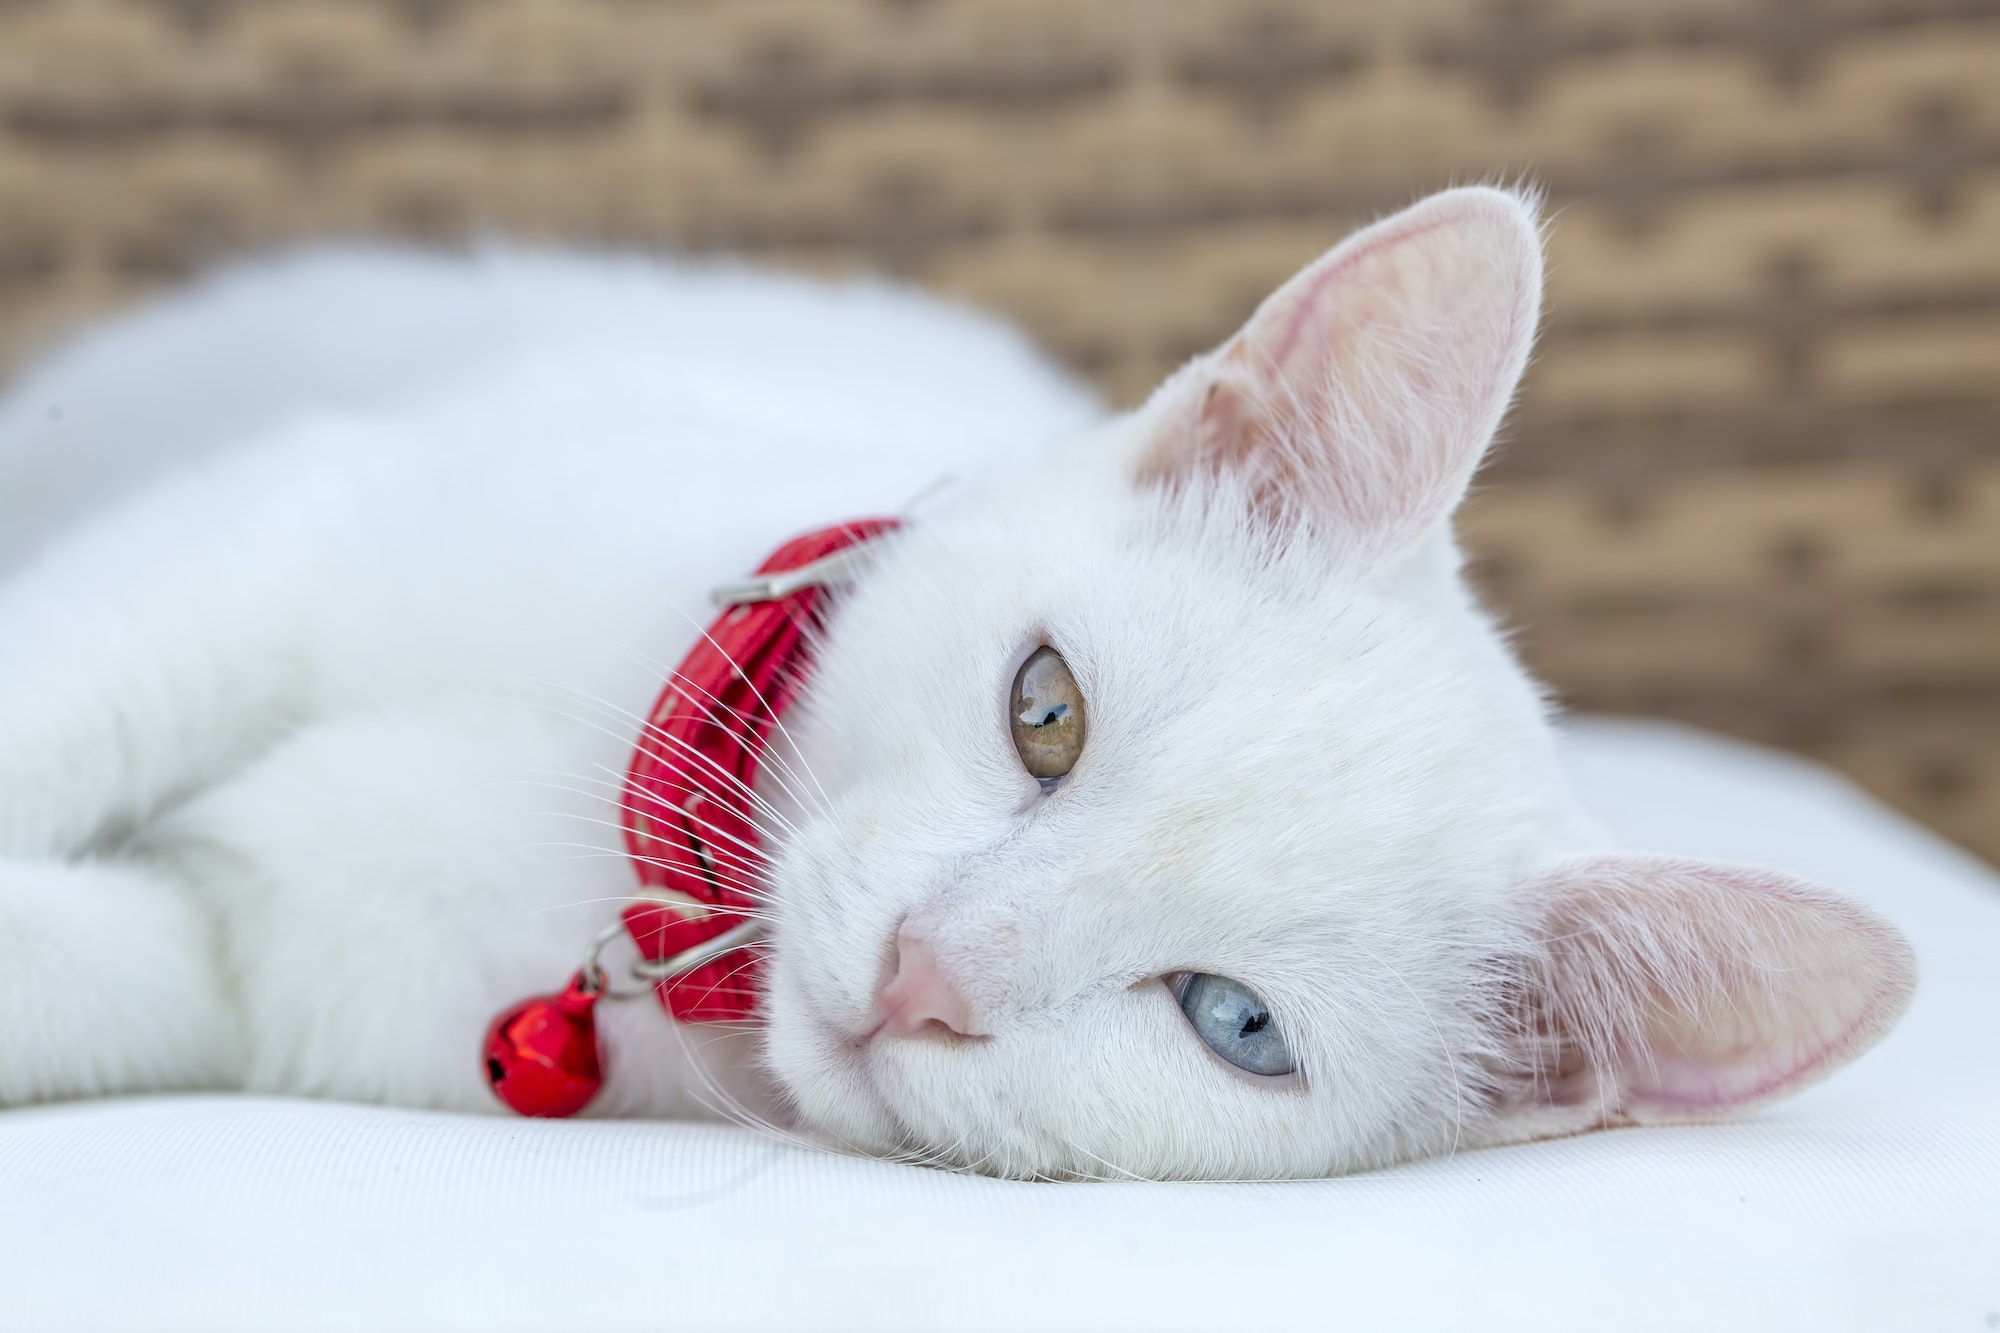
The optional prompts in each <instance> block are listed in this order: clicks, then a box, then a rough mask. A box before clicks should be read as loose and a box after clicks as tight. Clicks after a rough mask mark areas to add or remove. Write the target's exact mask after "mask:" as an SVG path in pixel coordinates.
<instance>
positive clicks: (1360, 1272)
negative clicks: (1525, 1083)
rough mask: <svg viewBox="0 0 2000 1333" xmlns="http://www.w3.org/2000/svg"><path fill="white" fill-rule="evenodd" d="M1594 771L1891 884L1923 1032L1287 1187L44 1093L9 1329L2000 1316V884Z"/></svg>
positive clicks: (1623, 729)
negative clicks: (1014, 1174)
mask: <svg viewBox="0 0 2000 1333" xmlns="http://www.w3.org/2000/svg"><path fill="white" fill-rule="evenodd" d="M1569 755H1570V761H1571V763H1572V766H1573V768H1574V771H1575V773H1576V775H1577V778H1578V782H1579V784H1580V787H1581V790H1583V791H1584V792H1585V793H1586V794H1587V798H1588V800H1589V801H1590V803H1591V804H1592V805H1593V806H1594V807H1595V808H1596V809H1597V810H1598V811H1599V812H1600V813H1601V814H1602V815H1603V816H1604V818H1605V819H1606V820H1607V821H1608V822H1609V823H1610V824H1611V825H1612V826H1613V827H1614V828H1616V829H1617V830H1619V832H1620V833H1621V834H1622V835H1624V836H1625V837H1626V838H1627V839H1628V840H1629V841H1630V842H1631V843H1632V844H1633V845H1636V846H1649V847H1655V848H1660V849H1664V850H1674V851H1682V852H1690V853H1697V854H1703V855H1710V856H1717V857H1728V858H1732V859H1738V860H1756V861H1767V862H1772V863H1776V864H1780V865H1784V866H1788V867H1792V868H1795V869H1798V870H1802V871H1805V872H1807V873H1809V874H1814V875H1817V876H1818V877H1820V878H1822V879H1824V880H1825V881H1827V882H1829V883H1832V884H1836V885H1839V886H1841V887H1843V888H1845V889H1847V890H1848V891H1849V892H1852V893H1854V894H1856V895H1858V896H1860V897H1862V898H1865V899H1867V900H1868V901H1870V902H1872V903H1874V904H1875V905H1876V906H1878V907H1879V908H1880V909H1881V910H1882V911H1883V912H1885V913H1886V914H1887V915H1888V916H1889V917H1891V918H1892V919H1893V920H1895V921H1896V922H1897V923H1898V924H1899V925H1901V926H1902V927H1903V929H1904V930H1905V931H1907V932H1908V933H1909V935H1910V938H1911V940H1912V941H1913V942H1914V943H1915V945H1916V949H1917V953H1918V956H1919V958H1920V960H1921V965H1922V969H1923V974H1922V980H1921V983H1920V986H1919V989H1918V993H1917V999H1916V1002H1915V1004H1914V1006H1913V1007H1912V1008H1911V1010H1910V1013H1909V1016H1908V1017H1907V1018H1906V1019H1905V1020H1904V1021H1903V1024H1902V1026H1901V1027H1899V1028H1898V1029H1897V1030H1896V1031H1895V1032H1894V1033H1893V1034H1892V1035H1891V1036H1890V1037H1889V1038H1888V1040H1887V1041H1885V1042H1884V1043H1883V1044H1882V1046H1881V1047H1879V1048H1878V1049H1876V1050H1875V1051H1873V1052H1871V1053H1869V1054H1868V1055H1867V1056H1865V1057H1864V1058H1863V1059H1862V1060H1861V1061H1860V1062H1859V1063H1857V1064H1856V1065H1854V1066H1853V1067H1851V1068H1849V1069H1847V1070H1846V1071H1843V1072H1842V1073H1840V1074H1839V1075H1837V1076H1836V1077H1834V1078H1833V1079H1832V1080H1831V1081H1829V1082H1828V1083H1826V1084H1824V1085H1822V1086H1820V1087H1818V1088H1815V1089H1813V1090H1812V1091H1810V1092H1808V1093H1806V1094H1805V1095H1803V1096H1801V1097H1799V1098H1797V1099H1795V1100H1793V1101H1791V1102H1787V1103H1784V1104H1782V1105H1780V1106H1777V1107H1774V1108H1771V1109H1769V1110H1767V1111H1765V1112H1763V1113H1761V1114H1758V1115H1756V1116H1753V1117H1751V1118H1749V1119H1747V1120H1743V1121H1740V1122H1735V1123H1731V1124H1725V1125H1712V1126H1702V1127H1696V1128H1686V1129H1644V1130H1624V1131H1618V1132H1613V1133H1604V1134H1594V1135H1588V1136H1585V1137H1581V1138H1575V1139H1568V1140H1563V1141H1558V1142H1551V1143H1540V1144H1531V1145H1527V1146H1524V1147H1517V1148H1508V1149H1503V1150H1497V1151H1489V1152H1475V1153H1466V1154H1464V1155H1461V1156H1459V1157H1456V1158H1451V1159H1445V1160H1433V1161H1427V1162H1419V1163H1414V1164H1412V1165H1409V1166H1407V1167H1403V1168H1399V1169H1397V1170H1393V1171H1385V1172H1381V1173H1378V1174H1375V1175H1370V1176H1363V1177H1353V1178H1348V1179H1343V1180H1327V1181H1308V1182H1292V1183H1283V1184H1255V1185H1150V1184H1120V1185H1029V1184H1017V1183H1010V1182H1004V1181H993V1180H984V1179H978V1178H971V1177H963V1176H955V1175H949V1174H945V1173H942V1172H938V1171H929V1170H922V1169H918V1168H914V1167H905V1166H895V1165H890V1164H887V1163H882V1162H874V1161H863V1160H853V1159H848V1158H842V1157H835V1156H830V1155H825V1154H819V1153H814V1152H808V1151H803V1150H800V1149H797V1148H791V1147H786V1146H783V1145H780V1144H775V1143H772V1142H769V1141H767V1140H765V1139H763V1138H760V1137H758V1136H757V1135H755V1134H752V1133H750V1132H748V1131H742V1130H736V1129H731V1128H721V1127H716V1126H710V1125H687V1124H654V1123H607V1122H581V1121H580V1122H554V1123H546V1122H530V1121H523V1120H515V1119H502V1118H497V1117H495V1118H481V1117H475V1116H454V1115H442V1114H434V1113H428V1112H417V1111H402V1110H391V1109H384V1108H378V1107H364V1106H343V1105H333V1104H324V1103H313V1102H303V1101H285V1100H278V1099H258V1098H247V1097H172V1098H142V1099H133V1100H125V1101H113V1102H99V1103H84V1104H77V1105H67V1106H52V1107H42V1108H34V1109H29V1110H19V1111H12V1112H7V1113H5V1114H0V1325H4V1326H6V1327H10V1328H21V1329H59V1328H106V1329H114V1328H144V1329H166V1328H186V1329H202V1330H219V1329H235V1328H243V1329H274V1328H327V1329H356V1328H366V1327H378V1326H379V1327H391V1328H399V1329H400V1328H464V1329H480V1330H499V1329H516V1328H518V1329H559V1328H577V1329H585V1328H588V1329H605V1330H610V1329H627V1328H630V1329H642V1328H643V1329H652V1328H661V1329H666V1328H692V1329H725V1328H746V1329H770V1328H790V1327H813V1328H823V1327H869V1328H876V1327H900V1328H991V1329H1019V1328H1028V1327H1063V1328H1076V1327H1089V1328H1132V1329H1143V1330H1147V1333H1159V1331H1160V1330H1163V1329H1172V1328H1202V1329H1223V1328H1277V1327H1301V1326H1314V1327H1338V1328H1395V1329H1433V1328H1435V1329H1454V1330H1459V1329H1472V1330H1479V1331H1480V1333H1497V1331H1498V1330H1504V1329H1517V1328H1518V1329H1532V1330H1536V1333H1550V1331H1551V1330H1561V1329H1591V1330H1598V1329H1702V1330H1722V1329H1746V1330H1748V1329H1755V1330H1769V1329H1779V1328H1786V1329H1813V1330H1832V1329H1849V1328H1853V1329H1864V1328H1865V1329H1887V1328H1897V1329H1931V1328H1935V1329H1966V1330H1979V1329H1986V1328H1991V1327H1994V1326H1996V1325H2000V966H1996V955H2000V879H1996V877H1995V876H1994V875H1993V874H1992V873H1991V872H1990V871H1989V870H1988V869H1987V868H1986V867H1984V866H1983V865H1981V864H1980V863H1978V862H1977V861H1975V860H1973V859H1972V858H1971V857H1969V856H1966V855H1965V854H1963V853H1961V852H1958V851H1956V850H1955V849H1953V848H1951V847H1949V846H1946V845H1944V844H1943V843H1941V842H1939V841H1938V840H1937V839H1935V838H1933V837H1931V836H1930V835H1928V834H1926V833H1924V832H1922V831H1921V830H1919V829H1917V828H1915V827H1913V826H1911V825H1910V824H1908V823H1907V822H1905V821H1904V820H1902V819H1900V818H1898V817H1896V816H1895V815H1892V814H1890V813H1888V812H1887V811H1885V810H1883V809H1882V808H1880V807H1879V806H1876V805H1875V804H1873V803H1872V802H1870V801H1868V800H1866V799H1865V798H1863V797H1862V796H1860V795H1859V794H1857V793H1856V792H1855V791H1853V790H1852V789H1851V788H1849V787H1848V786H1846V785H1845V784H1844V783H1842V782H1841V781H1839V780H1838V779H1836V778H1834V777H1832V776H1830V775H1828V774H1826V773H1824V772H1822V771H1820V770H1817V769H1815V768H1812V767H1810V766H1808V765H1805V764H1802V763H1800V762H1798V761H1795V760H1792V759H1788V758H1784V757H1781V756H1777V755H1774V754H1770V753H1767V752H1764V751H1759V750H1754V749H1751V748H1748V747H1744V746H1740V745H1736V744H1732V743H1729V742H1724V741H1720V740H1716V739H1713V738H1710V737H1705V736H1701V735H1698V734H1694V733H1689V732H1683V731H1678V730H1674V729H1670V728H1665V727H1658V726H1652V725H1643V724H1632V723H1611V722H1589V723H1583V724H1579V725H1578V726H1577V727H1576V729H1575V731H1574V734H1573V736H1572V738H1571V740H1570V742H1569ZM113 962H114V963H115V960H113Z"/></svg>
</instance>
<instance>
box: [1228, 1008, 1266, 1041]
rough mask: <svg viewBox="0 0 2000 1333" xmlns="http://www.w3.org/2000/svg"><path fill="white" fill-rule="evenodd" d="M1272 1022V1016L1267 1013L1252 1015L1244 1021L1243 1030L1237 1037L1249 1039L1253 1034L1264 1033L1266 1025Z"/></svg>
mask: <svg viewBox="0 0 2000 1333" xmlns="http://www.w3.org/2000/svg"><path fill="white" fill-rule="evenodd" d="M1270 1021H1271V1016H1270V1015H1269V1014H1267V1013H1256V1014H1252V1015H1250V1017H1248V1018H1246V1019H1244V1020H1243V1030H1242V1031H1241V1032H1239V1033H1237V1034H1236V1035H1237V1036H1239V1037H1247V1036H1249V1035H1250V1034H1251V1033H1253V1032H1262V1031H1263V1030H1264V1025H1265V1024H1266V1023H1268V1022H1270Z"/></svg>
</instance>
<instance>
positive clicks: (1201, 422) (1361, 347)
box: [1138, 188, 1542, 555]
mask: <svg viewBox="0 0 2000 1333" xmlns="http://www.w3.org/2000/svg"><path fill="white" fill-rule="evenodd" d="M1541 292H1542V247H1541V236H1540V231H1539V228H1538V225H1537V221H1536V201H1535V200H1534V199H1533V198H1532V197H1530V196H1526V195H1522V194H1516V193H1511V192H1509V191H1505V190H1496V189H1486V188H1471V189H1458V190H1447V191H1445V192H1443V193H1441V194H1436V195H1432V196H1431V197H1430V198H1428V199H1426V200H1424V201H1423V202H1422V203H1419V204H1417V205H1415V206H1414V207H1412V208H1409V209H1406V210H1405V211H1404V212H1402V213H1399V214H1397V215H1396V216H1394V217H1392V218H1389V219H1387V220H1385V221H1383V222H1379V223H1377V224H1375V225H1374V226H1372V227H1369V228H1367V229H1366V230H1365V231H1361V232H1358V233H1356V234H1355V235H1354V236H1351V237H1349V238H1348V239H1347V240H1346V241H1344V242H1342V243H1341V244H1340V245H1339V246H1337V247H1335V248H1334V249H1333V250H1331V251H1329V252H1328V253H1327V254H1325V255H1323V256H1322V257H1321V258H1320V259H1319V260H1317V261H1316V262H1315V263H1313V264H1312V265H1311V266H1309V267H1308V268H1306V269H1305V270H1304V271H1303V272H1301V273H1299V274H1298V276H1296V277H1294V278H1293V279H1292V280H1291V281H1290V282H1288V283H1286V284H1285V285H1284V286H1283V287H1282V288H1280V289H1279V290H1278V291H1277V292H1276V293H1274V294H1273V295H1272V296H1271V297H1270V298H1269V299H1267V300H1266V301H1265V302H1264V303H1263V305H1261V306H1259V307H1258V308H1257V311H1256V313H1255V314H1254V315H1252V316H1251V317H1250V321H1249V323H1247V324H1245V325H1244V326H1243V328H1242V330H1241V331H1239V332H1238V333H1237V334H1236V335H1235V336H1234V337H1232V338H1231V339H1230V340H1229V341H1228V342H1226V343H1224V344H1223V345H1222V346H1221V347H1219V348H1217V349H1216V350H1215V351H1213V352H1210V353H1208V354H1207V355H1205V356H1203V357H1201V358H1199V359H1197V360H1196V361H1194V362H1192V363H1190V364H1189V365H1188V366H1187V367H1185V368H1184V369H1183V370H1182V371H1181V372H1180V373H1178V374H1177V375H1175V376H1174V378H1172V379H1170V380H1169V381H1167V383H1166V384H1165V385H1163V386H1162V387H1161V390H1160V392H1159V394H1158V395H1156V397H1155V399H1154V401H1153V403H1151V404H1149V406H1148V409H1147V413H1148V416H1149V418H1150V420H1151V426H1150V432H1149V435H1148V438H1147V440H1146V443H1145V447H1144V453H1143V455H1142V457H1141V459H1140V461H1139V467H1138V475H1139V478H1140V479H1141V481H1142V482H1150V483H1158V484H1164V485H1167V486H1170V487H1171V486H1178V485H1181V484H1185V483H1189V482H1193V481H1198V480H1199V479H1201V478H1204V477H1226V478H1234V479H1236V480H1238V481H1240V482H1241V483H1242V484H1243V485H1242V490H1243V493H1244V494H1245V495H1246V496H1247V497H1248V498H1249V499H1250V502H1251V503H1252V504H1253V505H1255V506H1257V507H1258V508H1259V509H1262V510H1266V511H1268V512H1269V514H1270V516H1271V517H1272V518H1274V519H1279V520H1283V519H1285V518H1303V519H1306V520H1308V521H1311V522H1313V523H1314V524H1315V526H1318V527H1323V528H1327V529H1330V530H1331V531H1333V532H1335V533H1337V534H1339V535H1340V536H1341V537H1342V538H1343V539H1344V540H1349V541H1352V542H1353V543H1354V544H1356V545H1358V546H1360V547H1362V548H1364V549H1366V550H1367V551H1368V552H1370V553H1372V554H1376V555H1391V554H1393V553H1395V552H1396V551H1398V550H1401V549H1405V548H1407V547H1409V546H1410V545H1412V544H1414V543H1415V542H1416V541H1418V540H1420V539H1421V538H1423V537H1424V536H1426V535H1428V534H1429V533H1430V532H1431V531H1433V530H1434V529H1435V528H1437V527H1438V526H1439V525H1440V524H1442V523H1443V522H1444V521H1445V520H1446V519H1447V518H1448V517H1449V516H1450V514H1451V512H1452V510H1453V509H1455V508H1456V507H1457V505H1458V502H1459V500H1460V499H1461V498H1462V497H1463V496H1464V494H1465V490H1466V487H1467V485H1468V484H1469V482H1470V481H1471V478H1472V473H1473V470H1474V469H1475V468H1476V467H1478V465H1479V460H1480V457H1481V455H1483V454H1484V453H1485V451H1486V447H1487V445H1488V444H1489V443H1490V442H1491V440H1492V438H1493V434H1494V431H1495V430H1497V429H1498V427H1499V425H1500V419H1501V417H1502V415H1503V414H1504V413H1505V412H1506V410H1507V404H1508V402H1509V400H1510V399H1511V398H1512V397H1513V393H1514V389H1515V386H1516V384H1517V383H1518V382H1519V381H1520V378H1521V372H1522V371H1523V369H1525V367H1526V366H1527V362H1528V352H1529V349H1530V347H1531V345H1532V344H1533V342H1534V334H1535V322H1536V319H1537V317H1538V314H1539V312H1540V309H1541Z"/></svg>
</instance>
